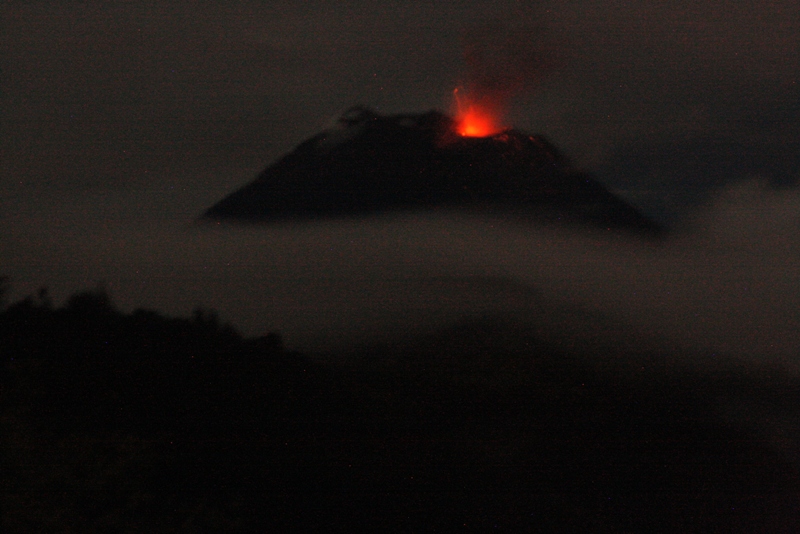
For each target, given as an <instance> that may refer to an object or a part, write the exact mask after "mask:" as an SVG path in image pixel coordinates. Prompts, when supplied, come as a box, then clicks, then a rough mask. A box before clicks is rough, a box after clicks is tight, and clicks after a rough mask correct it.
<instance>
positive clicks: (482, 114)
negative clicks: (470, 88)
mask: <svg viewBox="0 0 800 534" xmlns="http://www.w3.org/2000/svg"><path fill="white" fill-rule="evenodd" d="M453 96H454V99H455V104H456V131H457V132H458V133H459V134H460V135H463V136H464V137H487V136H490V135H494V134H496V133H499V132H501V131H503V130H504V129H505V128H504V127H503V126H502V125H501V124H500V117H499V116H498V115H499V114H498V113H497V112H496V108H497V106H493V105H491V103H489V102H487V101H486V99H485V98H484V99H482V100H480V101H475V102H472V101H470V100H469V98H465V97H463V96H462V95H461V93H460V92H459V90H458V88H456V89H455V90H454V91H453Z"/></svg>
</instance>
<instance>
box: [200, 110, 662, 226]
mask: <svg viewBox="0 0 800 534" xmlns="http://www.w3.org/2000/svg"><path fill="white" fill-rule="evenodd" d="M440 208H445V209H465V210H470V211H475V210H477V211H480V212H485V213H494V214H497V213H504V214H505V213H513V214H515V215H517V216H520V217H523V218H525V219H533V220H537V221H540V222H557V223H566V224H573V225H581V226H586V225H588V226H591V227H594V228H603V229H605V230H607V231H611V230H612V229H613V230H628V231H631V232H633V233H640V234H649V235H658V234H659V233H660V232H661V229H660V228H659V226H658V225H657V224H655V223H654V222H653V221H651V220H649V219H648V218H647V217H645V216H643V215H642V214H641V213H639V212H638V211H637V210H636V209H635V208H633V207H632V206H630V205H629V204H627V203H626V202H625V201H624V200H622V199H620V198H619V197H617V196H615V195H614V194H612V193H611V192H610V191H608V189H606V188H605V187H604V186H603V185H602V184H600V183H599V182H597V181H596V180H594V179H593V178H592V177H591V176H589V175H588V174H586V173H583V172H580V171H578V170H576V169H574V168H573V167H572V166H571V165H570V163H569V161H568V160H567V159H566V158H565V157H564V156H563V155H561V154H560V153H559V151H558V150H557V149H556V148H555V147H554V146H553V145H551V144H550V143H549V142H547V141H546V140H545V139H544V138H542V137H540V136H536V135H529V134H526V133H523V132H520V131H518V130H513V129H510V130H505V131H503V132H501V133H499V134H496V135H492V136H487V137H464V136H461V135H459V134H458V133H456V123H455V121H454V120H453V119H451V118H450V117H448V116H446V115H444V114H442V113H439V112H437V111H430V112H428V113H424V114H416V115H414V114H405V115H393V116H381V115H378V114H377V113H375V112H373V111H371V110H368V109H365V108H360V107H356V108H352V109H350V110H349V111H347V112H346V113H345V114H344V115H343V116H342V117H341V118H340V119H339V121H338V124H337V126H336V127H335V128H333V129H330V130H326V131H324V132H322V133H320V134H319V135H316V136H314V137H312V138H311V139H308V140H307V141H305V142H303V143H301V144H300V145H299V146H298V147H297V148H296V149H295V150H294V151H292V152H291V153H289V154H287V155H285V156H284V157H283V158H281V159H279V160H278V161H277V162H275V163H274V164H273V165H271V166H269V167H267V168H266V169H265V170H264V171H263V172H262V173H261V175H260V176H258V178H257V179H256V180H254V181H253V182H251V183H250V184H248V185H246V186H244V187H243V188H241V189H239V190H238V191H236V192H234V193H232V194H231V195H229V196H228V197H226V198H224V199H223V200H222V201H220V202H219V203H217V204H216V205H214V206H212V207H211V208H210V209H208V210H207V211H206V212H205V213H204V214H203V215H202V217H201V220H227V221H239V222H281V221H302V220H314V219H327V218H354V217H364V216H371V215H378V214H381V213H386V212H392V211H425V210H431V209H440Z"/></svg>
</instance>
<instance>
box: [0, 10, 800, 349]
mask: <svg viewBox="0 0 800 534" xmlns="http://www.w3.org/2000/svg"><path fill="white" fill-rule="evenodd" d="M456 4H457V5H456V7H450V4H449V3H440V4H434V3H429V2H418V3H417V2H414V3H412V2H408V3H399V2H392V3H387V2H382V3H376V2H357V1H346V2H342V1H337V2H316V1H312V2H280V1H274V2H253V1H248V2H225V3H219V2H208V1H197V2H181V3H176V4H171V5H166V4H164V3H163V2H152V3H149V2H143V1H132V2H125V3H118V4H117V3H113V4H112V3H108V4H106V3H100V2H93V1H90V2H75V3H73V2H63V1H62V2H44V1H42V2H5V3H3V6H2V7H0V24H1V25H2V26H1V27H0V69H1V70H0V73H1V74H0V76H1V77H0V83H1V85H0V224H2V228H3V231H2V233H0V274H6V275H9V276H10V277H11V281H12V289H13V294H12V296H14V297H21V296H24V295H25V294H28V293H32V292H35V291H36V290H37V289H38V287H40V286H42V285H47V286H49V287H50V290H51V293H52V294H53V296H54V297H55V299H56V301H58V302H60V301H61V300H63V299H64V298H65V297H66V296H67V295H69V294H70V293H72V292H74V291H77V290H79V289H85V288H90V287H94V286H95V285H97V284H98V283H102V284H104V286H105V287H106V288H107V289H108V291H109V293H110V294H111V297H112V298H113V299H114V301H115V302H116V303H117V304H118V305H119V306H120V307H121V308H122V309H125V310H131V309H133V308H135V307H138V306H144V307H149V308H155V309H158V310H160V311H164V312H168V313H174V314H182V315H186V314H188V313H189V312H190V311H191V309H192V308H193V307H195V306H198V305H202V306H205V307H208V308H215V309H217V310H219V312H220V315H221V317H222V319H223V320H230V321H231V322H233V324H234V325H235V326H237V327H240V328H242V330H243V331H245V332H246V333H248V334H260V333H265V332H266V331H270V330H275V329H277V330H281V331H282V332H284V333H285V335H286V337H287V341H288V342H289V344H290V345H291V344H294V345H296V346H303V345H304V344H306V345H309V346H310V345H313V344H314V342H315V341H313V340H317V341H316V342H329V341H330V340H331V339H332V338H337V337H341V336H344V337H347V336H348V335H350V334H353V333H354V334H356V335H357V336H361V335H363V334H365V333H369V332H372V333H374V332H376V331H382V332H383V331H385V332H388V331H390V330H391V331H394V330H398V331H408V330H409V329H414V328H425V327H427V326H429V325H436V324H441V323H443V322H447V321H451V320H454V319H456V318H458V317H460V316H462V315H464V314H467V315H469V314H478V315H480V314H487V313H495V312H504V313H505V312H509V311H511V312H513V313H516V314H519V315H523V316H529V315H530V314H531V313H533V314H537V313H539V312H536V311H535V310H538V309H540V308H541V306H543V304H542V303H543V302H546V303H553V305H554V306H561V307H564V309H567V308H569V307H570V306H578V307H581V308H582V309H589V310H590V311H591V312H592V313H596V314H597V315H598V316H600V317H603V321H608V322H609V324H612V325H617V326H616V327H615V328H609V329H604V330H603V331H604V332H605V331H609V332H610V331H613V332H614V334H613V335H614V336H623V337H624V335H625V334H624V333H621V332H628V329H627V327H622V326H619V325H634V326H635V327H636V330H637V332H639V333H637V336H639V335H640V334H641V335H645V334H646V335H647V336H652V339H653V340H654V341H653V343H657V341H656V340H664V339H668V340H670V341H672V342H675V343H684V344H689V345H691V346H697V347H702V348H703V349H704V350H705V349H708V350H709V351H713V350H720V351H722V352H726V353H731V354H739V355H746V356H751V357H752V356H754V355H758V356H759V357H762V356H764V357H767V356H769V357H776V358H780V359H782V360H786V361H790V362H796V358H797V354H798V348H799V347H800V337H799V336H798V334H797V332H798V331H800V318H799V317H798V311H797V309H798V307H797V302H798V297H799V296H800V294H798V291H800V289H799V288H800V284H798V281H799V280H798V278H800V276H798V272H799V270H798V260H800V257H799V256H800V252H799V251H800V248H798V245H800V231H798V230H799V226H800V225H799V224H798V222H799V220H800V211H798V208H800V194H798V191H797V190H796V188H795V187H794V184H796V182H797V179H798V176H800V120H799V119H800V98H798V97H800V74H798V73H800V4H798V3H797V2H796V1H789V0H776V1H771V2H753V1H746V2H742V1H736V2H734V1H715V2H710V1H702V2H698V1H696V0H695V1H691V2H689V1H675V2H660V1H653V0H645V1H641V2H636V3H631V2H617V1H605V2H588V1H561V2H538V3H536V5H535V6H534V7H531V6H530V5H528V4H529V3H522V2H512V1H496V0H492V1H491V2H490V1H486V2H481V1H464V2H458V3H456ZM476 54H477V57H479V58H480V59H479V65H478V67H476V66H475V62H474V58H475V57H476ZM470 58H472V59H470ZM476 68H477V70H476ZM509 73H511V74H510V75H513V76H514V79H515V80H516V81H519V83H517V84H515V85H514V89H515V92H514V94H513V95H512V97H511V98H510V100H509V106H508V114H507V116H506V123H507V124H509V125H513V126H514V127H516V128H519V129H521V130H525V131H529V132H532V133H538V134H542V135H544V136H546V137H547V138H548V139H550V140H551V141H552V142H553V143H554V144H555V145H556V146H558V147H559V148H561V149H562V150H563V151H564V152H565V153H566V154H567V155H568V156H569V157H570V158H571V159H572V160H573V161H574V163H575V164H576V165H577V166H579V167H580V168H583V169H586V170H587V171H589V172H592V173H593V174H594V175H595V176H596V177H597V178H598V179H600V180H601V181H602V182H604V183H605V184H607V185H608V186H609V187H610V188H611V189H612V190H614V191H616V192H618V193H619V194H621V195H622V196H623V197H624V198H626V199H628V200H629V201H630V202H632V203H633V204H635V205H637V206H639V207H640V208H641V209H642V210H643V211H644V212H645V213H647V214H648V215H650V216H652V217H653V218H655V219H656V220H659V221H660V222H663V223H665V224H667V225H668V226H671V227H672V228H674V229H675V232H674V234H673V236H672V237H670V238H668V239H667V241H666V242H665V243H664V244H662V245H660V246H658V247H654V246H652V245H646V244H642V243H638V242H623V241H620V240H611V241H609V240H605V239H598V238H595V237H591V236H584V235H571V234H568V233H566V232H562V231H558V230H549V229H541V228H526V227H520V226H519V225H515V224H511V223H509V222H506V221H502V220H486V219H481V218H476V217H470V216H466V215H450V214H441V213H432V214H427V215H425V214H423V215H414V216H407V217H406V216H395V217H392V218H378V219H372V220H365V221H360V222H359V221H348V222H331V223H316V224H304V225H282V226H277V227H265V228H245V229H243V228H216V229H213V230H209V229H200V228H197V227H195V226H193V225H192V222H193V220H194V218H195V217H197V216H198V215H199V214H200V213H201V212H202V211H203V210H205V209H206V208H208V207H209V206H211V205H212V204H214V203H215V202H217V201H218V200H220V199H221V198H223V197H224V196H225V195H227V194H229V193H230V192H232V191H234V190H236V189H238V188H239V187H241V186H242V185H244V184H246V183H248V182H249V181H251V180H252V179H254V178H255V176H256V175H257V174H258V173H259V172H260V171H261V170H262V169H263V168H264V167H265V166H267V165H268V164H269V163H271V162H273V161H274V160H275V159H276V158H277V157H279V156H281V155H282V154H285V153H286V152H287V151H289V150H291V149H292V148H293V147H294V146H296V145H297V144H299V143H300V142H302V141H303V140H305V139H307V138H308V137H310V136H312V135H314V134H317V133H319V132H320V131H321V130H323V129H325V128H327V127H329V126H330V125H331V124H333V122H334V121H335V120H336V118H337V117H338V116H339V115H340V114H341V113H342V112H343V111H344V110H346V109H348V108H349V107H351V106H353V105H356V104H361V105H367V106H371V107H373V108H375V109H376V110H378V111H379V112H381V113H400V112H424V111H427V110H429V109H433V108H436V109H440V110H443V111H450V109H451V106H452V95H453V89H454V88H455V87H457V86H463V87H467V88H469V87H470V84H473V87H474V84H475V83H476V82H475V79H476V76H477V77H485V78H486V77H488V78H489V79H493V77H497V78H499V79H500V80H501V82H502V79H503V76H509ZM532 295H534V296H532ZM534 301H535V303H534ZM743 310H744V311H745V312H746V313H743V312H742V311H743ZM537 317H538V315H537ZM551 319H552V317H551ZM551 322H552V323H553V324H552V325H550V327H551V328H550V332H551V335H557V334H553V332H556V331H558V330H559V328H561V326H559V324H560V323H559V321H558V320H557V319H552V321H551ZM557 323H558V324H557ZM596 324H597V323H595V322H591V321H590V322H587V324H586V325H578V326H575V328H576V329H577V330H580V331H581V332H582V333H581V332H579V333H577V334H576V333H575V332H572V333H571V334H570V335H571V336H573V338H575V339H579V338H580V336H582V335H583V336H593V335H599V334H597V329H596ZM604 324H605V323H604ZM593 325H594V326H593ZM393 329H394V330H393ZM348 332H350V334H348ZM575 336H577V337H575ZM633 339H634V338H633V337H631V340H633ZM636 339H639V337H636ZM319 340H321V341H319Z"/></svg>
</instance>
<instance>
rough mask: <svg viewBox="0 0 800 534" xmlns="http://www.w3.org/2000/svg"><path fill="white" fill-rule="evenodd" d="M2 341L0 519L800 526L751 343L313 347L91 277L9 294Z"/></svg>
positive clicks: (434, 526)
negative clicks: (739, 414) (49, 290)
mask: <svg viewBox="0 0 800 534" xmlns="http://www.w3.org/2000/svg"><path fill="white" fill-rule="evenodd" d="M0 355H2V361H1V362H0V393H1V394H2V403H1V404H0V421H2V430H3V431H2V432H0V450H2V454H1V455H0V531H2V532H9V533H11V532H89V533H91V532H178V531H180V532H254V533H255V532H258V533H261V532H323V531H324V532H340V531H341V532H352V531H356V530H358V531H362V530H367V531H375V532H433V531H436V532H451V531H455V530H473V531H474V530H480V531H486V530H491V531H500V532H502V531H506V532H664V533H670V534H671V533H675V532H698V533H700V532H702V533H707V532H741V533H748V534H750V533H753V532H769V533H794V532H798V531H800V512H798V511H799V510H800V479H799V478H798V462H797V454H796V453H797V449H796V447H795V448H794V449H793V448H792V444H791V441H790V439H789V438H791V435H792V434H791V433H782V432H783V431H784V430H787V429H788V428H787V427H786V426H783V427H780V426H778V425H779V424H780V421H782V420H784V419H783V416H785V415H786V414H787V413H789V414H792V416H794V414H796V413H797V406H798V405H799V404H798V403H800V388H798V384H797V380H796V379H793V378H791V377H787V376H786V375H782V374H781V373H780V372H775V371H770V370H769V369H766V370H765V369H760V368H758V367H756V366H748V367H747V368H743V369H737V368H736V367H735V366H730V367H726V366H724V365H720V367H719V368H717V369H715V370H713V371H709V370H706V371H704V372H700V371H698V370H695V371H694V372H691V371H690V370H684V371H677V370H676V369H674V368H673V369H668V368H667V367H669V366H663V367H662V369H660V370H656V371H655V372H653V371H648V372H646V373H645V372H644V371H643V369H644V368H643V367H640V365H639V364H637V365H635V366H634V365H631V366H628V368H626V366H625V365H618V366H616V367H615V368H612V367H613V366H610V365H609V362H612V361H620V362H626V361H627V362H631V361H638V362H640V361H643V360H641V359H640V360H632V359H631V357H630V356H631V355H627V356H626V355H624V354H614V353H611V352H604V351H602V350H601V349H598V350H597V353H596V354H591V355H590V357H589V358H582V357H578V356H576V355H574V354H570V353H568V352H564V351H563V350H560V349H559V348H557V347H553V346H550V345H548V344H546V343H543V342H541V341H539V340H537V339H536V338H535V337H532V336H529V335H527V334H524V333H515V332H514V331H513V330H509V329H508V328H505V327H503V326H502V325H499V324H494V323H492V322H485V321H484V322H481V323H479V324H466V325H463V326H461V327H458V328H452V329H448V330H446V331H443V332H442V333H440V334H438V335H436V336H433V337H432V338H427V337H424V338H420V339H417V340H414V341H413V342H412V343H410V344H407V345H405V346H404V347H403V348H402V350H398V349H397V347H396V346H395V347H388V346H387V347H379V346H375V347H373V348H366V349H363V352H362V353H361V354H360V356H353V355H352V354H351V360H350V363H349V365H348V366H345V365H341V364H340V365H333V364H330V363H329V364H323V363H321V362H320V361H319V360H313V359H309V358H308V357H304V356H302V355H301V354H298V353H294V352H291V351H287V350H286V349H284V348H283V347H282V346H281V343H280V340H279V338H278V337H277V336H274V335H273V336H266V337H263V338H258V339H243V338H242V337H241V336H239V334H237V333H236V331H235V330H234V329H232V328H231V327H228V326H225V325H222V324H220V323H219V322H218V321H217V320H216V319H215V316H214V314H213V313H211V312H207V311H202V310H198V311H197V312H196V313H195V316H194V317H193V318H192V319H172V318H167V317H163V316H161V315H159V314H157V313H154V312H148V311H136V312H134V313H132V314H125V313H121V312H119V311H117V310H116V309H114V307H113V306H112V305H111V303H110V301H109V299H108V297H107V296H106V295H104V294H103V293H102V292H89V293H83V294H79V295H75V296H74V297H72V298H71V299H70V300H69V301H68V303H67V304H66V305H65V306H64V307H62V308H54V307H53V306H52V305H51V304H50V303H49V301H48V299H47V296H46V294H45V293H42V294H41V295H40V296H39V298H31V299H26V300H23V301H20V302H17V303H15V304H12V305H11V306H9V307H7V308H6V309H5V310H2V309H0ZM599 362H601V363H599ZM656 367H657V365H656ZM648 369H650V365H649V364H648ZM727 401H735V403H738V404H737V405H745V406H746V405H748V403H749V404H750V405H757V406H761V407H762V411H763V410H766V412H765V413H767V414H768V415H767V417H765V418H764V422H765V424H764V425H755V426H753V427H748V426H744V425H741V424H739V423H737V421H736V419H735V418H734V419H731V418H728V417H726V416H725V413H726V410H725V409H722V408H721V407H724V406H726V405H727V404H726V402H727ZM781 410H783V412H781ZM739 411H741V410H739ZM781 414H783V415H781ZM770 428H777V432H771V433H770V432H768V431H767V432H765V431H764V430H765V429H766V430H769V429H770Z"/></svg>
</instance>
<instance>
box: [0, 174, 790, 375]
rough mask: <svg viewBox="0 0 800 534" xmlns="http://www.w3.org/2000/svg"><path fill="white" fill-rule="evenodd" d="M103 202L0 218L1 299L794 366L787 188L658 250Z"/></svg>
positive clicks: (295, 340) (473, 225)
mask: <svg viewBox="0 0 800 534" xmlns="http://www.w3.org/2000/svg"><path fill="white" fill-rule="evenodd" d="M109 201H110V199H109V198H105V199H103V201H102V202H99V201H98V198H96V197H84V198H83V199H82V200H81V199H77V198H76V199H75V202H74V203H73V204H71V209H66V208H65V207H63V205H59V206H57V207H55V209H54V210H53V211H51V212H49V213H48V214H47V215H42V214H41V213H40V212H38V211H37V212H35V213H30V212H29V213H25V212H24V211H22V210H19V209H18V210H16V212H15V211H14V208H13V207H12V206H5V213H6V215H5V216H4V218H5V222H6V223H8V222H12V223H14V224H15V226H16V227H17V228H21V229H22V228H24V229H25V230H24V231H22V232H19V233H17V234H14V235H13V236H9V235H5V236H3V238H2V242H1V243H0V245H2V249H3V254H2V258H3V260H2V262H0V270H2V272H3V273H5V274H8V275H10V276H11V277H12V284H13V286H12V288H13V290H14V294H13V296H14V297H20V296H22V295H23V294H26V293H33V292H35V291H36V289H37V288H38V287H39V286H40V285H48V286H49V287H50V289H51V292H52V293H53V295H54V296H55V297H56V299H57V300H58V299H63V298H65V297H66V296H67V295H68V294H69V293H72V292H74V291H76V290H78V289H81V288H91V287H94V286H95V285H96V284H97V283H98V282H103V283H104V284H105V285H106V287H107V288H108V290H109V291H110V293H111V295H112V297H113V299H114V301H115V302H116V303H117V304H118V305H119V306H120V307H122V308H123V309H133V308H134V307H149V308H155V309H157V310H161V311H164V312H167V313H170V314H181V315H186V314H188V313H189V312H190V311H191V309H192V308H193V307H195V306H198V305H201V306H204V307H207V308H214V309H216V310H218V311H219V312H220V315H221V317H222V319H223V320H226V321H230V322H232V323H233V324H234V325H235V326H237V327H239V328H241V329H242V330H243V331H244V332H245V333H247V334H250V335H256V334H263V333H266V332H268V331H274V330H278V331H281V332H282V333H283V334H284V336H285V337H286V340H287V342H288V344H289V345H290V346H294V347H298V348H314V347H317V348H318V347H320V346H325V345H330V344H332V343H350V342H353V341H359V342H363V341H369V340H370V339H373V338H376V336H377V337H381V336H383V337H387V336H388V337H398V338H400V337H409V336H413V335H415V334H417V333H419V332H423V331H427V330H430V329H435V328H437V327H441V326H446V325H448V324H452V323H455V322H458V321H460V320H463V319H465V318H476V317H486V316H494V315H502V316H505V317H513V318H516V319H520V320H523V321H525V322H528V323H529V324H531V325H533V326H534V327H535V328H537V329H539V331H540V332H541V334H542V335H544V336H548V337H549V338H550V339H559V338H560V339H562V340H565V339H571V340H572V341H571V343H580V342H581V340H594V342H600V343H603V344H605V345H606V346H611V345H614V346H620V347H623V348H624V347H625V346H627V347H637V348H638V349H646V350H650V349H652V350H655V351H660V352H669V351H670V350H673V348H674V349H675V350H678V349H686V350H688V351H691V352H695V353H697V354H700V353H702V354H705V355H706V356H708V355H712V356H713V355H714V354H718V355H719V356H720V357H722V356H728V357H737V358H739V357H740V358H745V359H757V360H763V361H770V362H782V363H787V364H790V365H792V366H795V367H797V366H800V312H798V306H797V304H798V302H800V269H799V268H798V261H800V259H799V258H798V256H797V251H798V250H800V216H799V215H798V213H800V190H797V189H784V190H774V189H769V188H767V187H765V186H764V185H762V184H760V183H758V182H745V183H740V184H739V185H737V186H735V187H731V188H729V189H727V190H725V191H723V192H722V193H721V194H720V195H719V196H718V197H717V198H716V200H715V202H714V203H713V204H711V205H709V206H707V207H706V208H704V209H702V210H698V211H697V213H696V214H695V216H694V217H692V218H691V219H690V220H688V221H687V223H686V224H685V226H684V228H683V229H679V230H677V231H675V232H674V233H673V234H672V235H671V236H670V237H668V238H667V239H666V240H665V241H663V242H658V243H653V242H644V241H639V240H633V239H627V238H619V237H617V238H613V237H608V236H603V235H597V234H595V233H591V232H577V231H569V230H565V229H554V228H542V227H538V226H531V225H528V224H524V223H520V222H515V221H509V220H501V219H488V218H485V217H479V216H476V215H469V214H464V213H431V214H406V215H395V216H387V217H385V218H378V219H371V220H364V221H347V222H326V223H315V224H306V225H285V226H264V227H237V226H225V225H218V226H217V225H214V226H204V227H197V226H193V225H190V224H186V223H183V222H180V223H176V222H174V221H169V220H159V219H158V218H153V219H150V220H149V222H147V223H144V222H142V219H140V218H138V219H135V220H134V219H131V218H128V217H126V216H125V214H124V213H117V214H114V213H113V212H109V211H103V210H100V209H98V208H97V207H95V206H98V205H106V206H107V205H108V204H109ZM45 218H46V219H47V221H44V219H45ZM37 221H38V223H37V224H32V223H33V222H37ZM24 222H27V223H28V224H23V223H24ZM45 222H46V223H47V224H45ZM29 242H37V243H41V246H40V247H39V249H38V250H36V251H31V250H30V249H29V247H28V246H27V243H29ZM648 345H649V346H648Z"/></svg>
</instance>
